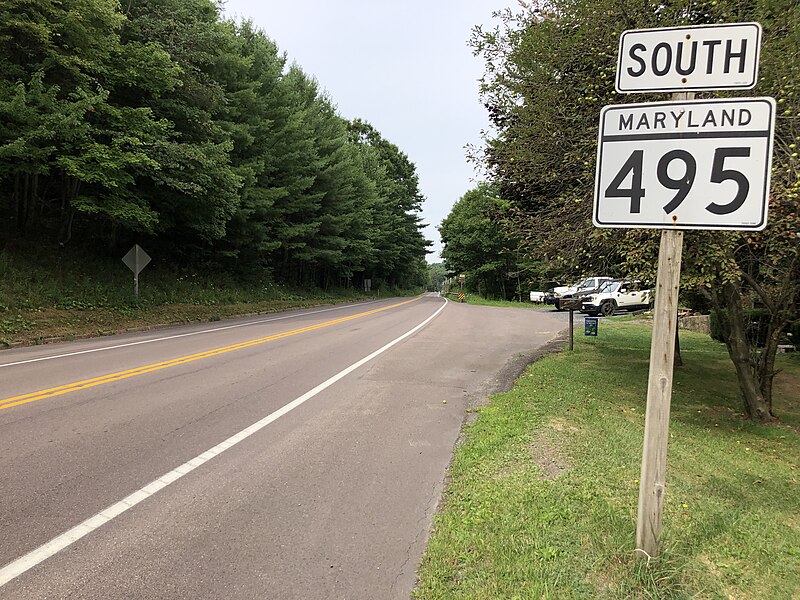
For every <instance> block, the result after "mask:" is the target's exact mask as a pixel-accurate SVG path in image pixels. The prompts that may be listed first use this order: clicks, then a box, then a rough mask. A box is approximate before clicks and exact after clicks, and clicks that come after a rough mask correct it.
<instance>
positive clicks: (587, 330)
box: [583, 317, 600, 337]
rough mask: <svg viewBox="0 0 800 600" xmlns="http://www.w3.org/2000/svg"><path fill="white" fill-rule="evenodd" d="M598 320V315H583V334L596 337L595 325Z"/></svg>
mask: <svg viewBox="0 0 800 600" xmlns="http://www.w3.org/2000/svg"><path fill="white" fill-rule="evenodd" d="M599 322H600V319H599V318H598V317H585V318H584V319H583V335H588V336H591V337H597V326H598V323H599Z"/></svg>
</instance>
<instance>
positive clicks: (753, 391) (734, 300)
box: [714, 283, 774, 421]
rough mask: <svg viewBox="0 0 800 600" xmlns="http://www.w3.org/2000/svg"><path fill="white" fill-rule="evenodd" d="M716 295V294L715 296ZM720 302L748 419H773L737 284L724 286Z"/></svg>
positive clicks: (729, 351)
mask: <svg viewBox="0 0 800 600" xmlns="http://www.w3.org/2000/svg"><path fill="white" fill-rule="evenodd" d="M714 295H715V296H717V294H714ZM720 300H721V302H719V304H720V306H719V309H722V310H719V309H718V310H719V312H720V314H721V315H722V314H723V313H724V324H725V327H723V330H724V332H725V333H724V337H725V345H726V346H727V348H728V354H729V355H730V357H731V360H732V361H733V366H734V368H735V369H736V377H737V379H738V381H739V389H740V390H741V392H742V398H743V400H744V408H745V412H746V414H747V416H748V417H750V418H751V419H756V420H758V421H770V420H772V419H773V418H774V417H773V414H772V397H771V396H765V395H764V393H763V390H762V386H761V381H760V380H759V378H758V375H759V373H758V370H756V369H754V368H753V365H752V363H751V348H750V342H749V341H748V339H747V329H746V327H747V326H746V323H745V322H744V315H743V313H742V296H741V290H740V288H739V286H738V285H735V284H733V283H726V284H724V285H723V289H722V298H721V299H720Z"/></svg>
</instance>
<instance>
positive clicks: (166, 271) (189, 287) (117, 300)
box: [0, 250, 403, 347]
mask: <svg viewBox="0 0 800 600" xmlns="http://www.w3.org/2000/svg"><path fill="white" fill-rule="evenodd" d="M139 287H140V295H139V298H135V297H134V295H133V275H132V273H131V272H130V271H129V270H128V268H127V267H126V266H125V265H124V264H123V263H122V262H121V261H119V260H115V259H113V260H112V259H103V258H98V257H96V256H92V257H89V256H82V255H80V254H79V253H72V254H69V253H66V252H63V253H51V254H47V253H45V252H40V253H39V254H38V255H37V254H25V253H21V252H17V253H14V254H12V253H11V252H9V251H7V250H0V347H2V346H10V345H17V344H37V343H42V342H46V341H51V340H57V339H72V338H80V337H90V336H97V335H108V334H111V333H117V332H121V331H129V330H138V329H147V328H149V327H153V326H164V325H174V324H178V323H189V322H196V321H219V320H221V319H225V318H229V317H234V316H237V315H243V314H255V313H271V312H279V311H282V310H288V309H292V308H306V307H312V306H319V305H322V304H334V303H337V302H348V301H355V300H368V299H373V298H377V297H380V296H381V294H380V293H378V292H375V293H373V294H370V295H367V294H363V293H360V292H358V291H356V290H352V289H351V290H342V289H335V290H329V291H324V290H320V289H313V288H309V289H292V288H288V287H285V286H281V285H277V284H275V283H272V282H270V281H266V280H264V281H261V280H258V279H252V278H251V279H250V280H249V281H243V280H241V279H237V278H235V277H233V276H232V275H231V274H229V273H225V272H220V271H216V272H213V273H212V272H208V273H206V272H202V271H194V272H185V271H184V272H181V271H177V270H175V269H174V268H171V267H170V266H169V265H165V264H159V263H156V264H154V265H152V266H148V267H147V268H146V269H145V270H144V271H143V272H142V273H141V275H140V283H139ZM402 294H403V292H402V291H398V290H386V292H385V293H384V294H382V295H383V296H396V295H402Z"/></svg>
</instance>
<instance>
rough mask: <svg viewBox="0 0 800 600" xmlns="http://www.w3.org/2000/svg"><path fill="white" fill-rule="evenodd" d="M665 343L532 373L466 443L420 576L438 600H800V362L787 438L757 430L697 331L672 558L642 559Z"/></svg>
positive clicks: (681, 400) (681, 399) (579, 352)
mask: <svg viewBox="0 0 800 600" xmlns="http://www.w3.org/2000/svg"><path fill="white" fill-rule="evenodd" d="M649 343H650V330H649V328H648V327H647V326H646V325H641V324H636V323H612V322H609V321H604V322H603V324H602V326H601V332H600V337H598V338H587V339H585V340H584V339H581V340H579V341H578V343H577V344H576V349H575V351H574V352H572V353H569V352H563V353H561V354H558V355H553V356H550V357H547V358H545V359H543V360H541V361H539V362H537V363H535V364H533V365H531V366H530V368H529V369H528V371H527V372H526V374H525V375H523V376H522V377H521V378H520V379H519V380H518V382H517V384H516V386H515V388H514V389H513V390H511V391H509V392H507V393H503V394H498V395H496V396H494V397H493V398H492V400H491V402H490V403H489V404H488V405H487V406H485V407H484V408H481V409H480V410H479V415H478V418H477V420H476V421H475V422H474V423H472V424H471V425H468V426H467V427H466V429H465V432H464V438H465V439H464V443H463V444H462V445H461V446H460V447H459V448H458V449H457V451H456V454H455V456H454V459H453V463H452V465H451V470H450V474H449V483H448V487H447V490H446V492H445V496H444V499H443V502H442V506H441V510H440V513H439V514H438V515H437V516H436V519H435V526H434V532H433V534H432V538H431V540H430V543H429V546H428V549H427V551H426V554H425V556H424V558H423V561H422V565H421V567H420V571H419V582H418V586H417V588H416V590H415V592H414V597H416V598H425V599H438V598H442V599H445V598H446V599H448V600H450V599H457V598H480V599H487V600H488V599H496V598H507V599H526V600H527V599H533V598H554V599H559V600H560V599H572V598H586V599H589V598H592V599H594V598H653V599H655V598H709V599H710V598H724V599H729V598H736V599H750V598H754V599H755V598H763V599H770V600H773V599H784V598H785V599H790V598H799V597H800V484H799V483H798V479H800V471H798V465H800V397H799V396H800V392H798V390H800V357H798V356H797V355H796V354H795V355H782V356H781V357H780V365H779V366H780V367H781V368H782V369H783V371H782V372H781V373H780V374H779V375H778V377H777V378H776V391H775V410H776V412H777V414H778V415H779V416H780V417H781V419H782V424H780V425H770V426H767V425H759V424H756V423H752V422H749V421H747V420H745V419H744V418H743V417H742V414H741V404H740V400H739V394H738V389H737V384H736V379H735V376H734V372H733V367H732V365H731V363H730V360H729V359H728V357H727V354H726V352H725V349H724V347H723V346H722V345H720V344H718V343H716V342H714V341H712V340H711V339H710V338H709V337H708V336H706V335H703V334H695V333H691V332H681V346H682V355H683V359H684V363H685V366H684V367H682V368H680V369H678V370H677V371H676V375H675V383H674V392H673V401H672V418H671V428H670V448H669V462H668V467H667V495H666V505H665V513H664V531H663V538H662V539H663V552H662V555H661V557H659V558H657V559H654V560H652V561H651V562H650V563H649V564H647V563H645V562H643V561H639V560H636V559H635V558H634V554H633V548H634V534H635V522H636V505H637V498H638V488H639V486H638V477H639V468H640V460H641V446H642V438H643V435H644V405H645V396H646V387H647V369H648V354H649Z"/></svg>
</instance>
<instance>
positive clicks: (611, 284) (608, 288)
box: [598, 281, 619, 294]
mask: <svg viewBox="0 0 800 600" xmlns="http://www.w3.org/2000/svg"><path fill="white" fill-rule="evenodd" d="M618 289H619V281H607V282H605V283H604V284H603V285H602V286H601V287H600V290H599V292H598V293H600V294H613V293H614V292H616V291H617V290H618Z"/></svg>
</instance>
